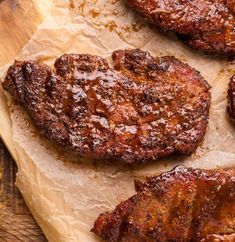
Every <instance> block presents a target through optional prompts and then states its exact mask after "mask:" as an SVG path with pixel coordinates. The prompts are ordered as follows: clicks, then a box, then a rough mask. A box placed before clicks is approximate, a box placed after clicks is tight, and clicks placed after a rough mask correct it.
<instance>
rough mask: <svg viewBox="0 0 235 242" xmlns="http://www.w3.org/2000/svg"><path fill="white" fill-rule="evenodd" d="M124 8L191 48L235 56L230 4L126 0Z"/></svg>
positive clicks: (234, 5)
mask: <svg viewBox="0 0 235 242" xmlns="http://www.w3.org/2000/svg"><path fill="white" fill-rule="evenodd" d="M127 4H128V5H129V6H130V7H131V8H133V9H135V10H136V11H137V12H139V13H140V14H141V15H142V16H144V17H145V18H147V19H148V20H149V21H150V22H151V23H153V24H155V25H156V26H158V27H160V28H162V29H164V30H167V31H174V32H176V33H177V34H179V36H180V37H181V38H182V39H183V40H184V41H185V42H186V43H187V44H189V45H190V46H192V47H194V48H197V49H200V50H202V51H204V52H206V53H222V54H226V55H234V54H235V1H234V0H184V1H182V0H127Z"/></svg>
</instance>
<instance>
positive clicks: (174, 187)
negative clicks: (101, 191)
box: [92, 167, 235, 242]
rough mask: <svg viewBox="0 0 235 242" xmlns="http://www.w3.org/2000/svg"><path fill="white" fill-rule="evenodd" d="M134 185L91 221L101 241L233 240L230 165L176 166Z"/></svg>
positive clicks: (234, 179) (234, 194)
mask: <svg viewBox="0 0 235 242" xmlns="http://www.w3.org/2000/svg"><path fill="white" fill-rule="evenodd" d="M136 189H137V194H135V195H134V196H133V197H131V198H130V199H128V200H127V201H125V202H122V203H121V204H119V205H118V206H117V207H116V209H115V210H114V211H113V212H107V213H104V214H101V215H100V216H99V217H98V219H97V220H96V222H95V225H94V228H93V229H92V231H93V232H94V233H96V234H97V235H98V236H100V237H101V238H102V239H103V241H109V242H116V241H120V242H121V241H123V242H157V241H159V242H168V241H177V242H180V241H182V242H187V241H195V242H198V241H201V242H209V241H214V242H215V241H229V242H234V241H235V240H234V239H235V169H228V170H200V169H192V168H186V167H177V168H175V169H174V170H173V171H170V172H167V173H163V174H162V175H160V176H157V177H151V178H148V179H147V182H146V183H144V184H142V183H140V182H137V183H136Z"/></svg>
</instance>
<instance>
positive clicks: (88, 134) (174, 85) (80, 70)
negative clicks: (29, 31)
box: [4, 50, 211, 163]
mask: <svg viewBox="0 0 235 242" xmlns="http://www.w3.org/2000/svg"><path fill="white" fill-rule="evenodd" d="M113 60H114V69H111V68H110V67H109V66H108V63H107V61H106V60H105V59H103V58H101V57H98V56H91V55H77V54H67V55H63V56H61V57H60V58H58V59H57V60H56V62H55V69H51V68H50V67H48V66H46V65H44V64H41V63H39V62H34V61H25V62H19V61H17V62H15V63H14V65H13V66H11V67H10V68H9V70H8V73H7V76H6V79H5V81H4V88H5V89H6V90H8V91H9V92H10V93H11V94H12V95H13V97H14V98H15V99H16V100H18V101H19V102H20V103H21V104H22V105H23V106H24V107H25V108H26V109H27V110H28V112H29V114H30V116H31V118H32V119H33V121H34V123H35V124H36V126H37V127H38V128H39V130H40V132H41V133H42V134H43V135H45V136H46V137H47V138H48V139H50V140H52V141H55V142H57V143H58V144H60V145H61V146H63V147H64V148H66V149H68V150H72V151H75V152H77V153H78V154H80V155H83V156H90V157H96V158H117V159H121V160H124V161H126V162H129V163H132V162H140V161H147V160H153V159H157V158H159V157H164V156H168V155H170V154H190V153H192V152H194V151H195V149H196V148H197V146H198V145H199V143H200V142H201V141H202V139H203V137H204V135H205V132H206V128H207V124H208V113H209V107H210V98H211V96H210V93H209V91H208V90H209V86H208V84H207V82H206V81H205V80H204V79H203V78H202V76H201V75H200V74H199V73H198V72H197V71H195V70H194V69H193V68H191V67H189V66H188V65H186V64H183V63H182V62H180V61H179V60H177V59H176V58H174V57H162V58H154V57H152V56H151V55H150V54H149V53H148V52H143V51H140V50H131V51H115V52H114V53H113Z"/></svg>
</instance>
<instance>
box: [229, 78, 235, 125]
mask: <svg viewBox="0 0 235 242" xmlns="http://www.w3.org/2000/svg"><path fill="white" fill-rule="evenodd" d="M228 114H229V117H230V119H231V120H233V121H235V75H234V76H232V77H231V79H230V82H229V87H228Z"/></svg>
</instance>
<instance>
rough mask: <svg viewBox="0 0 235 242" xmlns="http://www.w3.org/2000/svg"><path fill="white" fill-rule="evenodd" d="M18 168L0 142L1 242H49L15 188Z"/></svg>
mask: <svg viewBox="0 0 235 242" xmlns="http://www.w3.org/2000/svg"><path fill="white" fill-rule="evenodd" d="M16 173H17V166H16V164H15V162H14V161H13V159H12V158H11V156H10V154H9V153H8V151H7V149H6V147H5V145H4V144H3V142H2V141H0V241H1V242H3V241H8V242H18V241H24V242H31V241H32V242H34V241H35V242H44V241H47V240H46V238H45V237H44V235H43V233H42V231H41V229H40V227H39V226H38V225H37V223H36V222H35V220H34V219H33V217H32V215H31V214H30V211H29V210H28V208H27V206H26V204H25V203H24V200H23V198H22V196H21V194H20V191H19V190H18V188H17V187H16V186H15V179H16Z"/></svg>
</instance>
